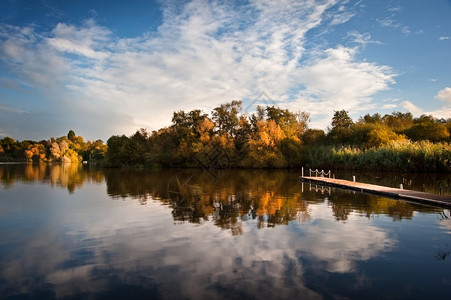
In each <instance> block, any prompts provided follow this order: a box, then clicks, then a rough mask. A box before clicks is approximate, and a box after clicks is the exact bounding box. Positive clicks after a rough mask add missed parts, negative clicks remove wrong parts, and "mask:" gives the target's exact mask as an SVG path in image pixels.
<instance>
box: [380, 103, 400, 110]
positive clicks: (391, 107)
mask: <svg viewBox="0 0 451 300" xmlns="http://www.w3.org/2000/svg"><path fill="white" fill-rule="evenodd" d="M396 107H398V105H396V104H384V105H383V106H382V109H393V108H396Z"/></svg>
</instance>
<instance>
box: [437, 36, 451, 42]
mask: <svg viewBox="0 0 451 300" xmlns="http://www.w3.org/2000/svg"><path fill="white" fill-rule="evenodd" d="M449 39H451V37H450V36H441V37H440V38H439V39H438V40H439V41H446V40H449Z"/></svg>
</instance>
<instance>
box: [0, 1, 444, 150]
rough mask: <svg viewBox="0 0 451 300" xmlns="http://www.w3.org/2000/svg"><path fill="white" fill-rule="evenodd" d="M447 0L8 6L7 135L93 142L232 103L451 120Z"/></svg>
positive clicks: (4, 63)
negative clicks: (175, 115)
mask: <svg viewBox="0 0 451 300" xmlns="http://www.w3.org/2000/svg"><path fill="white" fill-rule="evenodd" d="M450 16H451V0H433V1H424V0H404V1H396V0H377V1H376V0H344V1H340V0H318V1H315V0H297V1H290V0H284V1H269V0H262V1H258V0H256V1H246V2H245V1H227V0H222V1H206V0H194V1H145V0H139V1H135V0H131V1H96V0H91V1H69V0H60V1H51V0H46V1H44V0H43V1H39V0H28V1H18V0H4V1H1V2H0V136H11V137H13V138H15V139H18V140H23V139H33V140H41V139H47V138H49V137H52V136H54V137H58V136H61V135H65V134H67V132H68V131H69V130H70V129H72V130H74V131H75V132H76V133H77V134H78V135H81V136H83V137H84V138H85V139H90V140H94V139H98V138H101V139H103V140H104V141H106V140H107V139H108V138H109V137H110V136H111V135H115V134H126V135H130V134H132V133H133V132H134V131H136V130H137V129H139V128H147V129H148V130H156V129H159V128H161V127H163V126H167V125H170V121H171V117H172V113H173V112H174V111H177V110H192V109H197V108H200V109H202V110H203V111H204V112H206V113H210V112H211V110H212V109H213V108H214V107H217V106H218V105H219V104H221V103H225V102H229V101H231V100H242V101H243V102H244V105H243V106H244V107H245V108H246V110H247V112H249V113H252V112H253V110H255V105H256V104H274V105H278V106H279V107H281V108H288V109H290V110H292V111H306V112H308V113H310V114H311V123H310V127H312V128H321V129H325V128H326V127H327V126H328V125H329V124H330V119H331V117H332V115H333V112H334V110H341V109H346V110H347V111H349V112H350V115H351V116H352V117H353V118H354V119H355V120H356V119H357V118H358V117H359V116H363V115H364V114H366V113H375V112H379V113H381V114H386V113H391V112H393V111H402V112H406V111H410V112H412V113H413V114H414V115H415V116H419V115H421V114H432V115H434V116H435V117H439V118H441V117H444V118H451V21H450Z"/></svg>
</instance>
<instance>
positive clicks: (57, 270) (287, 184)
mask: <svg viewBox="0 0 451 300" xmlns="http://www.w3.org/2000/svg"><path fill="white" fill-rule="evenodd" d="M27 167H28V166H26V167H25V166H22V167H20V168H22V171H20V170H15V171H14V170H12V169H14V168H11V169H10V170H5V169H3V170H2V173H1V174H2V176H1V182H2V188H1V189H0V208H1V210H0V211H2V214H1V217H0V236H1V237H2V238H1V239H0V254H1V255H0V298H1V299H13V298H21V297H22V298H27V299H30V298H31V299H33V298H36V299H39V298H41V299H55V298H56V299H63V298H67V299H75V298H77V299H114V298H116V299H124V298H146V299H180V298H184V299H261V298H275V299H292V298H295V299H297V298H303V299H333V298H348V299H371V298H373V299H378V298H425V297H426V296H428V297H432V296H434V297H437V296H441V297H443V296H445V295H447V291H448V290H449V287H450V285H449V284H448V283H450V282H451V276H450V275H449V272H448V270H449V259H448V255H449V252H450V248H449V247H448V242H449V238H450V237H451V232H450V231H451V226H450V223H449V221H448V220H449V211H443V210H441V209H436V208H425V207H422V206H418V205H412V204H409V203H405V202H401V201H396V200H390V199H384V198H379V197H375V196H370V195H362V194H358V193H352V192H345V191H340V190H334V189H332V191H331V193H330V194H329V193H328V192H326V193H324V192H321V191H320V190H318V191H315V190H311V189H310V190H309V189H308V188H306V187H304V189H302V185H301V184H300V183H299V182H298V180H297V175H298V174H297V172H292V171H239V170H231V171H227V172H223V173H222V174H220V176H217V177H215V178H212V177H211V176H210V175H209V174H208V173H206V172H202V171H201V170H165V171H158V172H145V171H130V170H128V171H127V170H115V169H113V170H92V169H87V168H78V167H77V168H78V169H77V170H78V171H77V172H78V174H75V173H77V172H75V171H70V170H69V169H64V168H65V167H64V166H59V167H57V169H56V170H52V168H51V167H42V166H32V170H31V171H30V170H28V169H27ZM8 168H9V167H8ZM33 168H36V170H33ZM58 168H60V169H58ZM0 169H2V168H0ZM27 170H28V171H27ZM71 172H74V173H71ZM29 174H33V175H32V176H31V175H29ZM52 174H53V175H52ZM63 174H73V175H74V176H75V179H72V178H70V176H71V175H63ZM66 176H67V177H66ZM5 182H12V183H13V184H5ZM30 182H32V183H33V184H29V183H30ZM73 182H76V183H75V185H74V184H73ZM54 186H58V187H64V188H68V186H75V187H76V188H75V189H73V190H72V192H71V189H69V193H68V192H67V191H66V190H65V189H60V188H57V189H55V188H53V187H54ZM105 191H106V192H105ZM30 199H33V200H32V201H31V200H30ZM3 212H7V213H3ZM394 221H395V222H394ZM437 241H439V243H437ZM450 244H451V243H450ZM407 287H410V289H408V288H407Z"/></svg>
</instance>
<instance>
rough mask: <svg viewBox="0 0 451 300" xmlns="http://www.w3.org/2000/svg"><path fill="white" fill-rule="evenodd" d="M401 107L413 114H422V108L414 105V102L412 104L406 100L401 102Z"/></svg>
mask: <svg viewBox="0 0 451 300" xmlns="http://www.w3.org/2000/svg"><path fill="white" fill-rule="evenodd" d="M401 107H402V108H404V109H405V110H407V111H408V112H411V113H412V114H414V115H420V114H423V110H422V109H421V108H419V107H418V106H416V105H415V104H413V103H412V102H410V101H408V100H405V101H403V102H401Z"/></svg>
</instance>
